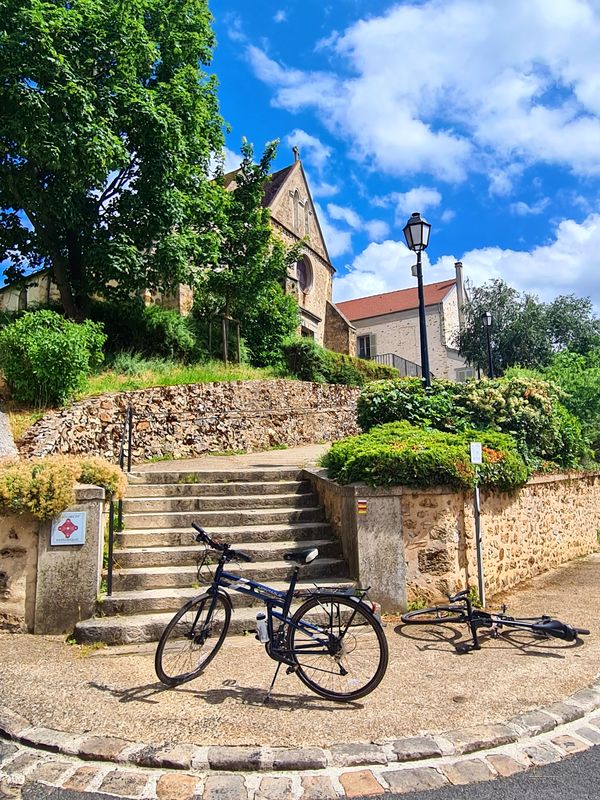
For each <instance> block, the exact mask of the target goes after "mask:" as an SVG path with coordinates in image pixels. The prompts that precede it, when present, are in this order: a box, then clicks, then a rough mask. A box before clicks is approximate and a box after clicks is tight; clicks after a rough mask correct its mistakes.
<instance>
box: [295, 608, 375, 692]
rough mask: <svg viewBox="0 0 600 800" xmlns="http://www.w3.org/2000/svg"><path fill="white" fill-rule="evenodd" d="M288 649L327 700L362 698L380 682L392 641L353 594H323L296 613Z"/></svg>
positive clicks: (302, 675)
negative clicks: (389, 644) (388, 640)
mask: <svg viewBox="0 0 600 800" xmlns="http://www.w3.org/2000/svg"><path fill="white" fill-rule="evenodd" d="M287 648H288V651H289V652H290V654H291V658H292V659H293V661H294V662H295V665H296V674H297V676H298V677H299V678H300V680H301V681H302V683H304V684H305V685H306V686H308V688H309V689H311V690H312V691H313V692H316V694H318V695H321V697H325V698H327V699H328V700H343V701H350V700H358V699H359V698H360V697H364V696H365V695H367V694H369V692H372V691H373V689H375V687H376V686H377V685H378V684H379V683H380V682H381V680H382V678H383V676H384V675H385V671H386V669H387V664H388V645H387V641H386V638H385V634H384V632H383V628H382V627H381V624H380V622H379V621H378V620H377V619H376V618H375V617H374V616H373V614H372V613H371V611H370V610H369V608H368V607H367V606H366V605H365V604H364V603H360V602H358V601H356V600H354V599H352V598H350V597H341V596H339V595H335V594H332V595H319V596H315V597H311V598H309V599H308V600H307V601H306V603H304V604H303V605H302V606H300V608H299V609H298V610H297V611H296V613H295V614H294V616H293V617H292V620H291V622H290V624H289V627H288V634H287Z"/></svg>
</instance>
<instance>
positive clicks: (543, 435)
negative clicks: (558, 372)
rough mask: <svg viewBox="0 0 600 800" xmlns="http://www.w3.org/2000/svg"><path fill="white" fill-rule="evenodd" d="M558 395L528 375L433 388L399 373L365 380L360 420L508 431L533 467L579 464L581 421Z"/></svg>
mask: <svg viewBox="0 0 600 800" xmlns="http://www.w3.org/2000/svg"><path fill="white" fill-rule="evenodd" d="M559 398H560V392H559V390H558V389H557V388H556V387H554V386H553V385H552V384H551V383H548V382H546V381H543V380H539V379H535V378H529V377H521V376H517V377H511V378H501V379H499V380H493V381H489V380H485V381H470V382H468V383H450V382H449V381H434V382H433V384H432V386H431V387H430V388H429V389H426V388H425V387H424V386H423V385H422V382H421V381H420V380H419V379H417V378H401V379H399V380H393V381H378V382H377V383H372V384H370V385H369V386H366V387H365V388H364V389H363V390H362V392H361V396H360V398H359V401H358V421H359V423H360V425H361V427H362V428H363V430H367V431H368V430H370V429H371V428H372V427H374V426H376V425H380V424H382V423H386V422H392V421H395V420H398V421H400V420H404V421H407V422H411V423H412V424H414V425H420V426H424V427H429V428H435V429H437V430H441V431H447V432H450V433H460V432H461V431H466V430H468V429H473V430H476V431H486V432H488V431H497V432H499V433H507V434H510V436H512V437H513V439H514V441H515V442H516V445H517V447H518V449H519V452H520V453H521V455H522V456H523V458H524V459H525V461H526V462H527V463H528V464H529V465H530V466H531V467H533V468H535V469H539V468H542V467H545V466H547V464H548V463H550V464H555V465H557V466H559V467H562V468H571V467H576V466H578V465H579V464H580V463H581V460H582V459H583V458H585V457H586V455H587V454H588V450H587V447H586V442H585V438H584V436H583V435H582V431H581V425H580V423H579V422H578V420H577V419H576V418H575V417H574V416H573V415H572V414H571V413H570V412H569V411H567V409H566V408H564V406H562V405H561V403H560V399H559ZM477 438H479V439H480V438H481V435H479V434H478V437H477Z"/></svg>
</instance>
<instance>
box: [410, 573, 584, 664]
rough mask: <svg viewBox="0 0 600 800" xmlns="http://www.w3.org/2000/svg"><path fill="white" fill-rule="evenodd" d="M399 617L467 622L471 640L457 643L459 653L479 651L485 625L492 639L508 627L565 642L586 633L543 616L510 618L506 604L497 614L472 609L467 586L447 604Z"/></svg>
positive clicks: (412, 621)
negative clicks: (482, 629)
mask: <svg viewBox="0 0 600 800" xmlns="http://www.w3.org/2000/svg"><path fill="white" fill-rule="evenodd" d="M401 619H402V622H404V623H406V624H407V625H445V624H448V625H449V624H452V623H464V624H465V625H468V626H469V629H470V631H471V636H472V639H473V642H472V644H467V643H465V644H461V645H459V646H458V647H457V650H458V651H459V652H469V651H471V650H481V645H480V644H479V636H478V633H477V631H478V630H479V629H480V628H489V629H490V634H491V636H492V637H493V638H496V637H497V636H498V635H499V633H500V631H501V628H511V629H513V630H514V629H516V630H521V631H530V632H531V633H533V634H534V635H536V636H540V637H543V638H550V637H554V638H556V639H563V640H564V641H565V642H574V641H575V640H576V639H578V638H579V636H582V635H587V634H589V631H588V630H586V629H585V628H574V627H573V626H572V625H568V624H567V623H566V622H561V621H560V620H558V619H553V618H552V617H548V616H546V615H542V616H540V617H511V616H509V615H508V614H506V606H503V607H502V611H501V612H499V613H495V612H492V611H484V609H482V608H476V607H475V606H474V605H473V602H472V600H471V597H470V590H469V589H464V590H463V591H462V592H459V593H458V594H455V595H454V596H452V597H450V596H449V597H448V603H444V604H441V605H437V606H431V607H430V608H419V609H416V610H415V611H408V612H407V613H406V614H403V615H402V616H401Z"/></svg>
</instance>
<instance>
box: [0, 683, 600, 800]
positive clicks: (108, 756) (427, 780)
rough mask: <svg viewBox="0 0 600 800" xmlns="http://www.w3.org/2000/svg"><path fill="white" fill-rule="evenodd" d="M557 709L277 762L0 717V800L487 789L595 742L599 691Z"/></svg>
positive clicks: (180, 799) (320, 797)
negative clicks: (33, 795) (27, 790)
mask: <svg viewBox="0 0 600 800" xmlns="http://www.w3.org/2000/svg"><path fill="white" fill-rule="evenodd" d="M555 705H557V706H558V705H560V708H559V709H555V710H554V711H552V712H549V711H548V709H546V710H540V711H539V712H532V713H530V714H524V715H521V716H520V717H515V718H513V719H512V720H509V721H508V722H507V723H506V724H502V725H479V726H474V727H473V728H468V729H467V728H465V729H462V730H457V731H450V732H448V733H446V734H444V735H440V736H422V737H409V738H407V739H404V740H396V741H392V742H386V743H382V744H380V745H372V744H364V745H361V744H354V745H346V746H342V745H339V746H337V747H335V748H332V749H331V750H324V749H323V750H322V749H320V748H312V749H306V750H304V749H301V748H298V749H293V748H291V749H287V750H284V749H282V752H281V753H276V752H273V749H272V748H271V749H270V750H269V749H268V748H254V749H252V748H236V747H220V748H219V747H208V748H201V747H194V746H192V745H177V746H174V747H172V748H163V750H162V752H158V751H157V749H156V748H149V747H147V746H144V745H141V744H135V743H131V742H125V740H121V739H116V738H114V737H101V736H93V735H88V736H87V737H85V736H83V737H81V736H80V737H74V736H70V735H69V734H60V732H55V731H51V730H50V729H41V728H32V727H23V724H24V723H25V722H26V721H23V720H22V719H21V718H19V717H18V716H17V715H11V714H10V713H8V712H7V711H6V710H0V727H1V728H2V730H3V731H4V735H5V736H6V737H9V736H11V735H12V736H15V737H17V740H15V739H13V740H9V738H5V739H0V800H9V799H10V800H19V798H20V797H21V793H22V790H23V787H24V786H27V785H31V784H39V785H43V786H49V787H58V788H62V789H70V790H75V791H80V792H86V793H90V794H95V793H99V794H100V795H103V794H105V795H106V796H107V798H108V797H120V798H125V799H129V798H131V800H338V798H339V800H343V798H357V797H378V796H382V795H386V794H389V793H391V792H393V793H397V794H402V793H405V792H413V791H421V790H424V789H435V788H439V787H442V786H446V785H464V784H471V783H477V782H480V781H490V780H494V779H496V778H501V777H508V776H510V775H514V774H515V773H517V772H522V771H524V770H526V769H529V768H532V767H537V766H541V765H545V764H552V763H555V762H558V761H560V760H562V759H563V758H566V757H568V756H570V755H572V754H574V753H580V752H583V751H585V750H587V749H589V748H590V747H593V746H595V745H597V744H598V743H599V742H600V713H598V710H597V709H598V708H599V707H600V682H599V683H598V684H597V685H595V686H594V687H591V688H590V689H585V690H582V691H580V692H577V693H576V694H574V695H572V696H571V697H569V698H568V699H567V700H566V701H565V702H564V703H561V704H555ZM540 715H544V716H549V717H550V719H551V720H552V722H553V725H552V726H550V727H549V728H548V724H547V721H546V720H545V719H544V716H540ZM540 723H542V724H541V725H540ZM540 727H542V728H545V729H546V728H548V729H547V730H545V731H544V732H541V733H540V732H539V731H540ZM19 739H20V740H21V741H19ZM22 740H27V741H28V742H29V744H24V743H23V741H22ZM33 742H35V743H36V745H37V746H35V747H34V746H31V744H32V743H33ZM246 751H248V752H246ZM269 752H270V756H269V755H268V753H269ZM246 758H247V760H246ZM138 764H142V765H148V764H150V765H152V764H154V765H159V764H160V765H161V766H162V768H157V767H154V768H152V767H148V766H138ZM166 766H168V767H170V768H168V769H166V768H165V767H166Z"/></svg>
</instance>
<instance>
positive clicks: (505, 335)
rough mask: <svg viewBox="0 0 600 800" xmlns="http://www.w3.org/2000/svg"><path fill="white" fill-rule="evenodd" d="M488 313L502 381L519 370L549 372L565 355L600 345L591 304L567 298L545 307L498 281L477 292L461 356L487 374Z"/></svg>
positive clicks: (473, 293) (599, 323)
mask: <svg viewBox="0 0 600 800" xmlns="http://www.w3.org/2000/svg"><path fill="white" fill-rule="evenodd" d="M487 311H489V312H491V314H492V317H493V325H492V328H491V331H490V334H491V335H490V343H491V350H492V360H493V364H494V372H495V374H496V375H501V374H503V373H504V372H505V370H506V369H508V368H509V367H511V366H515V365H520V366H522V367H529V368H534V369H535V368H540V367H544V366H546V365H548V364H549V363H550V362H551V360H552V358H553V356H554V354H555V353H556V352H558V351H561V350H564V349H570V350H573V351H576V352H578V353H587V352H588V351H589V350H590V349H593V348H594V347H598V346H599V345H600V320H598V319H597V318H596V317H595V316H594V313H593V306H592V303H591V301H590V300H589V298H581V297H575V296H574V295H563V296H560V297H557V298H555V299H554V300H553V301H552V302H551V303H542V302H540V301H539V300H538V298H537V297H535V296H534V295H531V294H527V293H524V294H521V293H519V292H517V291H516V289H513V288H511V287H510V286H508V284H506V283H505V282H504V281H502V280H499V279H494V280H491V281H488V282H487V283H486V284H484V285H483V286H480V287H477V288H475V289H473V290H472V291H471V293H470V299H469V303H468V304H467V305H466V307H465V325H464V328H463V330H462V332H461V334H460V336H459V340H458V346H459V349H460V352H461V354H462V355H463V356H464V357H465V358H466V360H467V361H468V362H469V363H470V364H473V365H475V366H477V367H479V368H480V369H481V370H482V371H484V372H487V364H488V355H487V340H486V330H485V327H484V325H483V322H482V319H483V315H484V314H485V313H486V312H487Z"/></svg>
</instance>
